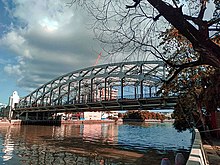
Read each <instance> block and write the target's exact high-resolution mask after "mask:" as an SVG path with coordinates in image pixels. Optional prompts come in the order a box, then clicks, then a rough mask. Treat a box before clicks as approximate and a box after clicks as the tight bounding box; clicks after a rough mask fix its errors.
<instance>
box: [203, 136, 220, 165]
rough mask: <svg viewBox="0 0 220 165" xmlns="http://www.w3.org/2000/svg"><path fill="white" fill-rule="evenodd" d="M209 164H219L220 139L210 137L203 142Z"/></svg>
mask: <svg viewBox="0 0 220 165" xmlns="http://www.w3.org/2000/svg"><path fill="white" fill-rule="evenodd" d="M203 147H204V150H205V152H206V155H207V157H208V161H209V164H210V165H220V139H210V141H208V142H207V141H205V142H204V143H203Z"/></svg>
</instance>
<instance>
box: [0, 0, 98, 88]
mask: <svg viewBox="0 0 220 165" xmlns="http://www.w3.org/2000/svg"><path fill="white" fill-rule="evenodd" d="M4 3H5V5H6V9H7V11H8V13H10V15H11V17H12V21H14V22H12V25H11V26H12V27H10V30H9V31H8V32H7V33H5V34H4V35H3V36H2V37H1V38H0V47H4V48H7V50H8V51H9V52H10V53H8V54H9V55H8V57H9V58H14V59H15V60H16V63H14V61H15V60H12V61H13V63H9V62H8V63H7V65H6V66H5V67H4V71H5V72H6V73H8V74H10V75H12V76H15V77H17V82H18V85H19V86H22V87H26V88H29V89H34V88H37V87H38V86H39V85H42V84H44V83H46V82H47V81H49V80H51V79H52V78H55V77H57V76H60V75H62V74H64V73H67V72H70V71H73V70H76V69H80V68H83V67H86V66H90V65H92V64H94V61H95V60H96V57H97V54H95V53H94V51H93V50H96V48H97V44H96V43H95V42H94V40H93V39H92V37H93V36H92V35H93V34H92V32H91V31H92V30H88V29H87V28H86V26H87V25H86V23H85V22H88V21H89V20H88V18H86V17H84V15H85V13H83V11H82V10H76V9H75V8H74V7H67V6H66V3H65V2H64V1H63V0H47V1H36V0H19V1H13V3H14V4H13V6H14V7H13V9H12V8H10V4H9V2H7V1H4ZM97 49H98V50H97V51H100V48H97ZM12 54H14V56H13V55H12Z"/></svg>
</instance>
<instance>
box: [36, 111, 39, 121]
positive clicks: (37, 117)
mask: <svg viewBox="0 0 220 165" xmlns="http://www.w3.org/2000/svg"><path fill="white" fill-rule="evenodd" d="M38 119H39V114H38V112H36V120H38Z"/></svg>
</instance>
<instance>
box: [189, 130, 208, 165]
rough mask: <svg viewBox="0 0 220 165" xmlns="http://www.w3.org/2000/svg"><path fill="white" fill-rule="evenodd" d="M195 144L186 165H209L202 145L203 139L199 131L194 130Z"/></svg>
mask: <svg viewBox="0 0 220 165" xmlns="http://www.w3.org/2000/svg"><path fill="white" fill-rule="evenodd" d="M194 131H195V132H194V135H195V138H194V142H193V145H192V149H191V152H190V155H189V159H188V161H187V163H186V165H207V164H208V160H207V157H206V154H205V151H204V148H203V145H202V139H201V136H200V133H199V131H198V130H197V129H195V130H194Z"/></svg>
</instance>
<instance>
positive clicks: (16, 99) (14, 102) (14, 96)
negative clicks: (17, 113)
mask: <svg viewBox="0 0 220 165" xmlns="http://www.w3.org/2000/svg"><path fill="white" fill-rule="evenodd" d="M19 100H20V97H19V96H18V92H17V91H14V92H13V94H12V96H10V97H9V107H10V110H9V116H8V117H9V119H11V118H12V116H13V111H12V110H14V109H15V108H16V106H17V104H18V103H19Z"/></svg>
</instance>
